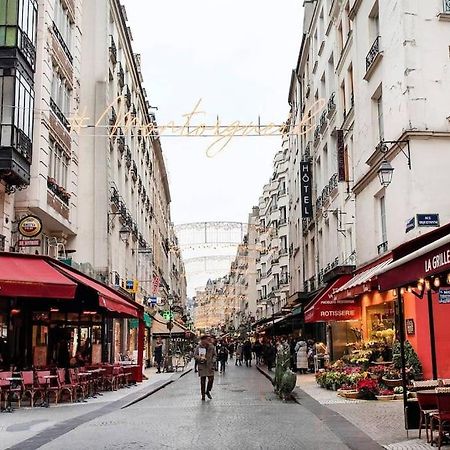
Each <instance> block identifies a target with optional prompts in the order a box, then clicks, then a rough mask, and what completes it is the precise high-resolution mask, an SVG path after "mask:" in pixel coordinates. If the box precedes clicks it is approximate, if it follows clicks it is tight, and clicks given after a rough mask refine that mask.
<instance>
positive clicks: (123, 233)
mask: <svg viewBox="0 0 450 450" xmlns="http://www.w3.org/2000/svg"><path fill="white" fill-rule="evenodd" d="M130 234H131V230H130V228H129V227H122V228H121V229H120V231H119V236H120V239H121V241H123V242H127V241H128V238H129V237H130Z"/></svg>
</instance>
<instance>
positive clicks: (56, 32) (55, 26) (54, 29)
mask: <svg viewBox="0 0 450 450" xmlns="http://www.w3.org/2000/svg"><path fill="white" fill-rule="evenodd" d="M52 29H53V33H54V34H55V36H56V39H58V42H59V43H60V44H61V47H62V49H63V50H64V53H65V54H66V56H67V59H68V60H69V61H70V64H73V56H72V53H70V50H69V47H68V46H67V44H66V42H65V41H64V38H63V37H62V34H61V33H60V32H59V30H58V27H57V25H56V23H55V22H53V27H52Z"/></svg>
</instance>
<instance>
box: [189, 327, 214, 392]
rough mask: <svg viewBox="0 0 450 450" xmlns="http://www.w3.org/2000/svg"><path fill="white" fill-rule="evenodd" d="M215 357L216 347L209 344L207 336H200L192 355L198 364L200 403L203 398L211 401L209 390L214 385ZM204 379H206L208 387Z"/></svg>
mask: <svg viewBox="0 0 450 450" xmlns="http://www.w3.org/2000/svg"><path fill="white" fill-rule="evenodd" d="M216 356H217V355H216V347H215V346H214V345H213V344H212V343H211V340H210V338H209V336H202V337H201V338H200V343H199V345H198V346H197V348H196V349H195V353H194V358H195V360H196V361H197V363H198V376H199V377H200V391H201V394H202V401H205V396H206V397H208V398H209V399H212V396H211V390H212V388H213V384H214V367H215V364H216V359H217V357H216ZM206 379H208V385H207V384H206Z"/></svg>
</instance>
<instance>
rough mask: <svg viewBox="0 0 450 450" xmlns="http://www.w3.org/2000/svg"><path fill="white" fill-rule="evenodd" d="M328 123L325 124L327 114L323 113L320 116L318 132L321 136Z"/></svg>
mask: <svg viewBox="0 0 450 450" xmlns="http://www.w3.org/2000/svg"><path fill="white" fill-rule="evenodd" d="M327 125H328V122H327V112H326V111H323V113H322V114H321V115H320V125H319V126H320V132H321V133H322V134H323V132H324V131H325V128H326V127H327Z"/></svg>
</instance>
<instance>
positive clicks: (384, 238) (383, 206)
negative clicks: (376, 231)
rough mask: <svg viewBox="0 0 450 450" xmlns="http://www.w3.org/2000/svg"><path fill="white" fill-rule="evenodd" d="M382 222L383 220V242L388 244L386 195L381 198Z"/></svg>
mask: <svg viewBox="0 0 450 450" xmlns="http://www.w3.org/2000/svg"><path fill="white" fill-rule="evenodd" d="M380 220H381V242H382V243H385V242H387V240H388V239H387V226H386V199H385V197H384V195H383V196H382V197H380Z"/></svg>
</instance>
